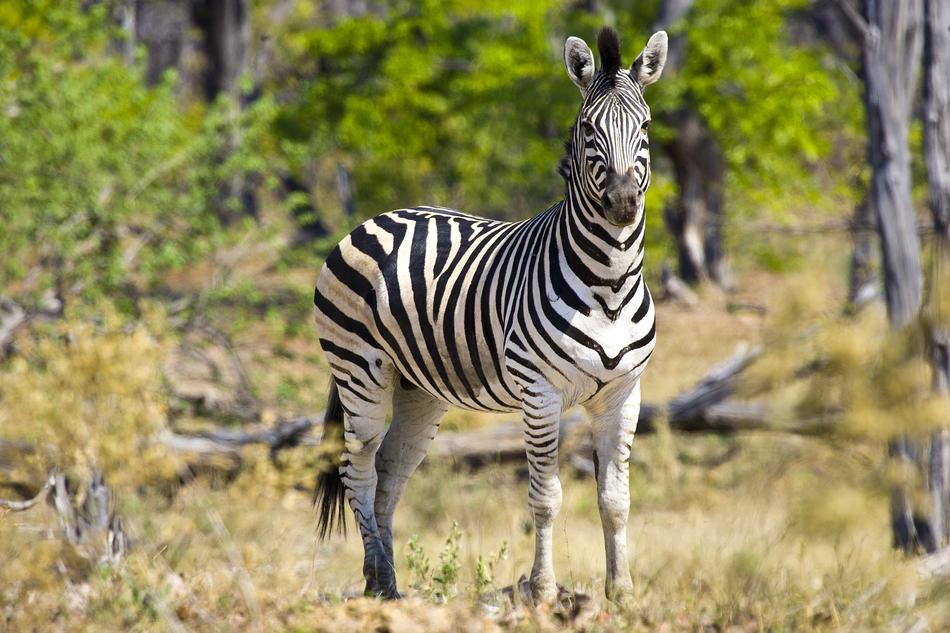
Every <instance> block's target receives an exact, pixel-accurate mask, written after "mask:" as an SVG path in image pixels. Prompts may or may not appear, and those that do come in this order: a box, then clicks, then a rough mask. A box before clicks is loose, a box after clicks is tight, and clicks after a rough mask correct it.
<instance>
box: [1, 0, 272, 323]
mask: <svg viewBox="0 0 950 633" xmlns="http://www.w3.org/2000/svg"><path fill="white" fill-rule="evenodd" d="M109 9H110V7H108V6H106V5H104V4H93V5H90V6H89V8H88V9H86V10H81V9H80V8H79V7H78V6H76V5H74V4H72V3H59V2H55V1H54V0H15V1H11V2H6V3H3V4H2V5H0V113H2V114H0V138H2V139H3V144H2V146H0V200H3V205H2V207H0V218H2V220H3V223H4V230H3V231H0V252H3V253H4V255H5V257H4V258H3V261H2V262H0V286H2V287H3V288H4V289H5V291H6V292H8V293H11V294H15V295H17V296H18V298H19V300H21V301H23V302H26V303H30V302H35V301H37V300H38V297H39V296H40V295H41V294H42V292H43V291H44V290H48V289H51V288H52V289H56V290H57V292H58V293H59V294H60V295H61V299H63V298H65V296H63V295H72V294H76V293H82V294H85V295H90V294H106V293H115V292H116V291H117V290H122V291H123V292H120V293H117V294H118V295H120V296H126V297H128V296H130V295H134V294H135V293H136V289H139V290H142V289H148V288H152V287H154V285H155V284H159V283H160V282H161V274H162V273H163V271H166V270H168V268H169V267H174V266H180V265H182V264H185V263H187V262H188V261H192V260H193V259H194V258H196V257H201V256H205V255H207V254H208V252H209V251H210V250H211V249H212V248H213V247H214V245H215V244H216V243H217V242H218V240H219V239H220V237H221V232H220V223H219V221H218V219H217V218H216V216H215V214H214V212H213V206H214V201H215V200H216V198H217V195H218V184H219V183H220V182H222V181H226V180H227V179H228V178H230V177H231V176H232V175H233V174H234V173H247V172H250V171H256V170H260V171H263V170H264V162H263V161H265V160H266V158H265V153H264V152H263V149H264V144H263V143H262V137H261V133H262V131H263V130H264V129H265V127H266V121H267V120H268V116H269V110H268V108H269V107H270V102H269V101H268V100H266V99H265V100H261V102H260V103H258V104H255V107H254V109H253V110H249V111H247V112H245V113H242V114H241V115H240V119H239V121H238V124H239V125H240V126H241V127H242V129H243V133H244V135H245V138H244V140H243V142H242V143H241V144H240V146H239V147H238V148H237V150H236V151H230V152H229V153H228V158H227V160H220V156H221V155H222V147H224V146H225V144H226V143H227V139H226V137H225V135H223V134H222V133H221V130H222V129H226V128H227V127H228V126H231V125H234V120H233V119H232V118H231V117H232V113H231V112H230V111H229V110H227V109H226V108H224V107H221V106H219V105H215V106H212V107H210V108H208V109H207V110H201V111H198V112H195V111H192V112H190V113H186V111H185V110H183V109H182V108H181V107H180V105H179V103H178V99H177V98H176V95H175V92H174V88H173V85H172V84H171V82H170V81H168V80H166V81H163V82H161V83H159V84H157V85H155V86H152V87H147V86H146V85H145V84H144V82H143V81H142V73H141V71H140V69H139V68H138V67H129V66H127V65H126V64H125V63H124V61H123V59H122V58H121V57H120V56H118V55H116V54H115V51H114V48H113V42H114V41H115V29H116V27H115V25H114V22H113V17H112V15H111V14H110V12H109ZM262 123H263V125H262ZM250 147H252V148H253V151H251V150H250V149H249V148H250ZM229 148H231V149H232V150H233V147H232V146H229ZM30 307H31V306H30Z"/></svg>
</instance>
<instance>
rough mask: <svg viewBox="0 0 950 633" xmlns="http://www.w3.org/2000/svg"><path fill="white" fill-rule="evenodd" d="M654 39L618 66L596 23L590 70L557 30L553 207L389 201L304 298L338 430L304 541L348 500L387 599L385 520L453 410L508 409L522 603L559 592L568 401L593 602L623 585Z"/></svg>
mask: <svg viewBox="0 0 950 633" xmlns="http://www.w3.org/2000/svg"><path fill="white" fill-rule="evenodd" d="M667 41H668V40H667V35H666V33H665V32H664V31H659V32H657V33H655V34H654V35H653V36H652V37H650V39H649V41H648V42H647V44H646V46H645V47H644V49H643V51H642V52H641V53H640V55H639V56H638V57H637V58H636V60H635V61H634V62H633V64H632V65H631V66H630V68H629V69H627V68H621V62H620V41H619V38H618V35H617V33H616V32H615V31H614V30H613V29H610V28H604V29H602V30H601V31H600V32H599V34H598V38H597V43H598V49H599V52H600V59H601V64H600V70H599V71H598V72H595V68H594V57H593V54H592V53H591V49H590V48H589V47H588V45H587V44H586V43H585V42H584V41H583V40H581V39H580V38H577V37H569V38H568V39H567V41H566V43H565V47H564V62H565V65H566V67H567V74H568V76H569V78H570V79H571V81H573V83H574V84H575V85H576V86H577V87H578V88H579V89H580V92H581V95H582V104H581V108H580V112H579V114H578V116H577V119H576V120H575V122H574V125H573V126H572V128H571V134H570V137H569V140H568V141H567V143H566V150H567V152H566V156H565V158H564V160H563V161H562V164H561V167H560V168H559V171H560V172H561V173H562V175H563V176H564V177H565V180H566V196H565V199H564V200H563V201H561V202H558V203H556V204H554V205H553V206H551V207H550V208H548V209H546V210H545V211H542V212H541V213H540V214H538V215H537V216H535V217H533V218H531V219H529V220H525V221H521V222H501V221H496V220H490V219H485V218H480V217H476V216H471V215H467V214H464V213H461V212H458V211H454V210H451V209H445V208H439V207H429V206H420V207H415V208H408V209H398V210H395V211H390V212H388V213H383V214H381V215H378V216H376V217H375V218H373V219H371V220H368V221H366V222H364V223H363V224H361V225H359V226H358V227H356V228H355V229H354V230H353V231H352V232H351V233H350V234H349V235H347V236H346V237H345V238H343V240H342V241H341V242H340V243H339V244H338V245H337V246H336V248H335V249H334V250H333V251H332V252H331V253H330V254H329V255H328V257H327V259H326V261H325V263H324V265H323V268H322V269H321V271H320V273H319V276H318V279H317V283H316V289H315V291H314V306H315V316H316V324H317V328H318V335H319V342H320V345H321V347H322V348H323V351H324V353H325V355H326V358H327V361H328V364H329V368H330V373H331V375H332V381H331V389H330V396H329V401H328V404H327V412H326V416H325V424H324V434H325V438H327V439H332V438H337V440H338V441H339V440H342V454H341V455H340V457H339V460H338V461H336V462H335V463H334V464H333V465H332V466H331V467H329V468H326V469H325V470H324V471H323V472H321V473H320V474H319V476H318V481H317V490H316V497H315V500H316V502H317V505H318V508H319V513H318V533H319V534H320V536H321V537H324V538H325V537H326V536H327V535H328V533H330V532H331V531H332V530H333V526H334V523H338V524H339V526H340V527H341V528H342V525H343V523H344V505H345V504H346V503H348V505H349V507H350V508H351V509H352V512H353V514H354V516H355V519H356V523H357V524H358V527H359V533H360V536H361V538H362V541H363V548H364V562H363V575H364V577H365V580H366V594H367V595H371V596H378V597H383V598H398V597H399V592H398V590H397V586H396V575H395V569H394V565H393V534H392V530H393V513H394V511H395V508H396V504H397V503H398V502H399V498H400V496H401V495H402V493H403V491H404V489H405V486H406V482H407V481H408V479H409V477H410V476H411V474H412V473H413V471H415V469H416V467H417V466H418V465H419V464H420V462H421V461H422V459H423V458H424V456H425V454H426V451H427V449H428V448H429V445H430V443H431V442H432V440H433V438H434V437H435V434H436V431H437V430H438V427H439V422H440V419H441V417H442V415H443V414H444V413H445V412H446V411H447V410H448V408H449V407H462V408H464V409H468V410H474V411H485V412H520V413H521V415H522V419H523V432H524V441H525V445H526V452H527V458H528V470H529V483H528V506H529V509H530V511H531V513H532V514H533V518H534V523H535V558H534V564H533V566H532V570H531V575H530V577H529V587H530V592H531V596H532V598H533V599H534V600H535V601H537V602H551V601H553V600H554V599H556V596H557V585H556V582H555V575H554V564H553V555H552V529H553V523H554V519H555V517H556V515H557V514H558V511H559V509H560V506H561V499H562V493H561V484H560V481H559V479H558V432H559V419H560V415H561V413H562V411H564V410H565V409H567V408H569V407H571V406H574V405H583V406H584V407H585V408H586V410H587V412H588V415H589V417H590V420H591V431H592V436H593V445H594V452H593V461H594V464H595V476H596V482H597V495H598V505H599V508H600V517H601V522H602V525H603V531H604V539H605V544H606V558H607V562H606V587H605V590H606V594H607V597H608V598H610V599H618V598H621V597H623V596H626V595H628V594H629V593H630V591H631V589H632V581H631V576H630V570H629V566H628V558H627V535H626V528H627V518H628V514H629V505H630V491H629V466H628V463H629V457H630V448H631V443H632V441H633V435H634V431H635V430H636V425H637V419H638V414H639V408H640V376H641V374H642V373H643V370H644V369H645V367H646V364H647V361H648V359H649V358H650V355H651V354H652V352H653V348H654V342H655V337H656V319H655V312H654V307H653V301H652V299H651V297H650V292H649V290H648V289H647V286H646V282H645V280H644V277H643V255H644V225H645V211H644V194H645V192H646V190H647V188H648V187H649V185H650V153H649V140H648V135H647V128H648V126H649V123H650V109H649V107H648V106H647V104H646V102H645V101H644V99H643V88H644V87H645V86H647V85H649V84H651V83H653V82H655V81H656V80H657V79H659V77H660V74H661V73H662V70H663V65H664V63H665V61H666V53H667ZM390 405H391V406H392V419H391V422H390V425H389V427H388V429H387V428H386V422H385V421H386V416H387V413H388V410H389V407H390Z"/></svg>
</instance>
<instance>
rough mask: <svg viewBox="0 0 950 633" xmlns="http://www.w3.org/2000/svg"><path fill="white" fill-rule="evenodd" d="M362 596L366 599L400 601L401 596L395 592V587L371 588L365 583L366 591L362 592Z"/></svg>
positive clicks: (374, 586)
mask: <svg viewBox="0 0 950 633" xmlns="http://www.w3.org/2000/svg"><path fill="white" fill-rule="evenodd" d="M363 595H364V596H365V597H367V598H380V599H382V600H400V599H402V594H401V593H399V591H397V590H396V586H395V585H393V586H391V587H388V588H385V589H384V588H380V587H378V586H376V585H373V586H371V585H370V584H369V583H367V585H366V589H365V590H364V591H363Z"/></svg>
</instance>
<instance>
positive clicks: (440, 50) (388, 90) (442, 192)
mask: <svg viewBox="0 0 950 633" xmlns="http://www.w3.org/2000/svg"><path fill="white" fill-rule="evenodd" d="M554 6H555V3H553V2H550V1H545V2H533V3H516V4H512V3H501V2H488V3H485V2H478V3H476V2H471V1H470V0H454V1H452V2H436V1H434V0H429V1H428V2H424V3H422V5H421V6H420V5H419V3H410V2H394V3H392V4H391V5H390V6H389V8H388V10H387V11H386V12H385V14H384V15H381V16H380V15H376V14H373V15H368V16H364V17H359V18H349V19H344V20H340V21H339V22H338V23H337V24H335V25H333V26H332V27H329V28H312V27H309V26H307V25H302V26H301V27H300V28H299V29H298V30H296V31H294V32H291V33H290V34H289V35H288V36H287V38H286V41H285V45H286V46H287V49H288V52H289V54H291V55H294V56H295V60H296V63H295V64H294V66H295V67H296V68H297V69H298V72H300V73H301V74H303V75H305V76H310V77H311V79H310V80H309V81H307V82H306V83H305V84H303V85H302V86H300V94H299V99H297V100H295V101H293V102H291V103H289V104H288V105H287V106H286V107H285V108H284V109H283V111H282V113H281V115H280V116H279V117H278V120H277V123H276V129H277V133H278V135H279V136H281V137H282V138H284V139H286V142H285V144H284V147H285V149H286V150H287V151H288V154H289V156H290V158H291V162H292V164H293V163H296V165H297V168H298V169H302V170H305V169H316V170H317V171H318V172H319V171H321V170H323V171H331V170H335V168H336V164H337V163H343V164H345V165H349V166H350V167H351V169H352V171H353V174H354V177H355V181H356V195H357V199H358V208H359V210H360V212H361V214H363V215H373V214H375V213H378V212H381V211H385V210H388V209H390V208H394V207H396V206H400V205H410V204H419V203H422V202H427V203H436V204H447V205H454V206H457V207H460V208H466V209H470V210H472V211H478V212H479V213H483V214H489V215H494V216H499V217H509V218H512V217H519V216H524V215H525V214H527V213H531V212H535V211H537V210H539V208H540V206H541V205H543V204H545V203H547V202H551V201H553V200H555V199H556V198H557V197H558V194H559V192H560V191H561V189H562V184H561V183H560V181H559V179H558V178H557V176H555V175H554V168H555V166H556V163H557V160H558V157H559V156H560V153H561V151H562V149H561V142H560V139H562V138H564V137H565V136H566V132H567V129H568V127H569V125H570V122H571V118H572V116H573V114H574V112H575V109H576V107H577V105H578V103H577V102H578V98H577V93H576V89H574V87H573V86H572V85H571V84H570V82H569V81H567V79H566V78H565V77H564V73H563V70H562V69H561V68H560V64H559V63H557V61H556V60H557V50H556V46H555V45H554V43H553V42H552V41H551V40H550V38H549V32H550V28H549V26H550V20H549V19H548V16H549V14H550V11H551V9H552V8H553V7H554Z"/></svg>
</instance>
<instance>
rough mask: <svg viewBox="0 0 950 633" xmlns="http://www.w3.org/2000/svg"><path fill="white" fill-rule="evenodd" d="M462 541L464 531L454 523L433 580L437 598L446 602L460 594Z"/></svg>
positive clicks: (440, 553)
mask: <svg viewBox="0 0 950 633" xmlns="http://www.w3.org/2000/svg"><path fill="white" fill-rule="evenodd" d="M461 540H462V530H461V529H460V528H459V524H458V523H457V522H454V521H453V522H452V529H451V530H450V531H449V535H448V537H447V538H446V539H445V546H444V547H443V548H442V551H441V552H439V567H438V569H436V570H435V575H434V576H433V577H432V580H433V581H434V582H435V597H436V598H437V599H441V600H446V599H448V598H454V597H455V596H456V594H458V587H457V583H458V579H459V571H460V570H461V569H462V563H461V561H460V560H459V544H460V541H461Z"/></svg>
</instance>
